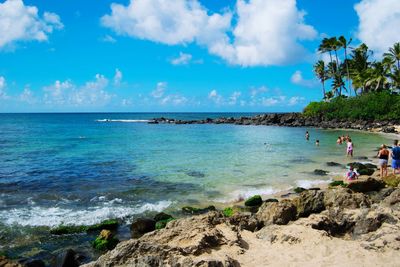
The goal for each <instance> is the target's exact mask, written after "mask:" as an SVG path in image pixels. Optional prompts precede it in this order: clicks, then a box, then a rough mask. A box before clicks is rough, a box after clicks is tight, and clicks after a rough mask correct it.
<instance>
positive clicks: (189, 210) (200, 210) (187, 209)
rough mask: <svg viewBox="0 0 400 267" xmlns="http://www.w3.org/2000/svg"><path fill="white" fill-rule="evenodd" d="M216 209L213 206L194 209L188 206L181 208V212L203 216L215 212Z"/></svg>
mask: <svg viewBox="0 0 400 267" xmlns="http://www.w3.org/2000/svg"><path fill="white" fill-rule="evenodd" d="M215 210H216V208H215V207H214V206H208V207H206V208H194V207H190V206H186V207H183V208H182V212H183V213H186V214H197V215H198V214H204V213H207V212H209V211H215Z"/></svg>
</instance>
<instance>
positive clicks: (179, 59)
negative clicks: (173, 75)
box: [171, 52, 192, 65]
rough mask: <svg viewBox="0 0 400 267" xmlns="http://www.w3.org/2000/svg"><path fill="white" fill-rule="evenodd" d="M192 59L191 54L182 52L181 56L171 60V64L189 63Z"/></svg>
mask: <svg viewBox="0 0 400 267" xmlns="http://www.w3.org/2000/svg"><path fill="white" fill-rule="evenodd" d="M191 60H192V55H191V54H185V53H182V52H180V53H179V57H177V58H173V59H172V60H171V64H172V65H187V64H189V63H190V61H191Z"/></svg>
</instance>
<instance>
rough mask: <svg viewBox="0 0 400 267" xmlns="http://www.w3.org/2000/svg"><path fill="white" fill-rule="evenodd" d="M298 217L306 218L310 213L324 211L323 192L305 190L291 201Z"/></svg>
mask: <svg viewBox="0 0 400 267" xmlns="http://www.w3.org/2000/svg"><path fill="white" fill-rule="evenodd" d="M293 204H294V205H295V206H296V210H297V216H298V217H307V216H309V215H310V214H312V213H320V212H321V211H323V210H324V209H325V204H324V192H322V191H314V190H312V191H311V190H307V191H304V192H302V193H301V194H300V196H299V197H297V198H295V199H293Z"/></svg>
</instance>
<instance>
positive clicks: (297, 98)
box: [288, 96, 306, 106]
mask: <svg viewBox="0 0 400 267" xmlns="http://www.w3.org/2000/svg"><path fill="white" fill-rule="evenodd" d="M305 100H306V99H305V98H304V97H302V96H293V97H291V98H289V101H288V105H289V106H295V105H298V104H301V103H303V102H304V101H305Z"/></svg>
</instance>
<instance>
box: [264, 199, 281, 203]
mask: <svg viewBox="0 0 400 267" xmlns="http://www.w3.org/2000/svg"><path fill="white" fill-rule="evenodd" d="M264 202H266V203H268V202H279V200H277V199H276V198H268V199H267V200H265V201H264Z"/></svg>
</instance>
